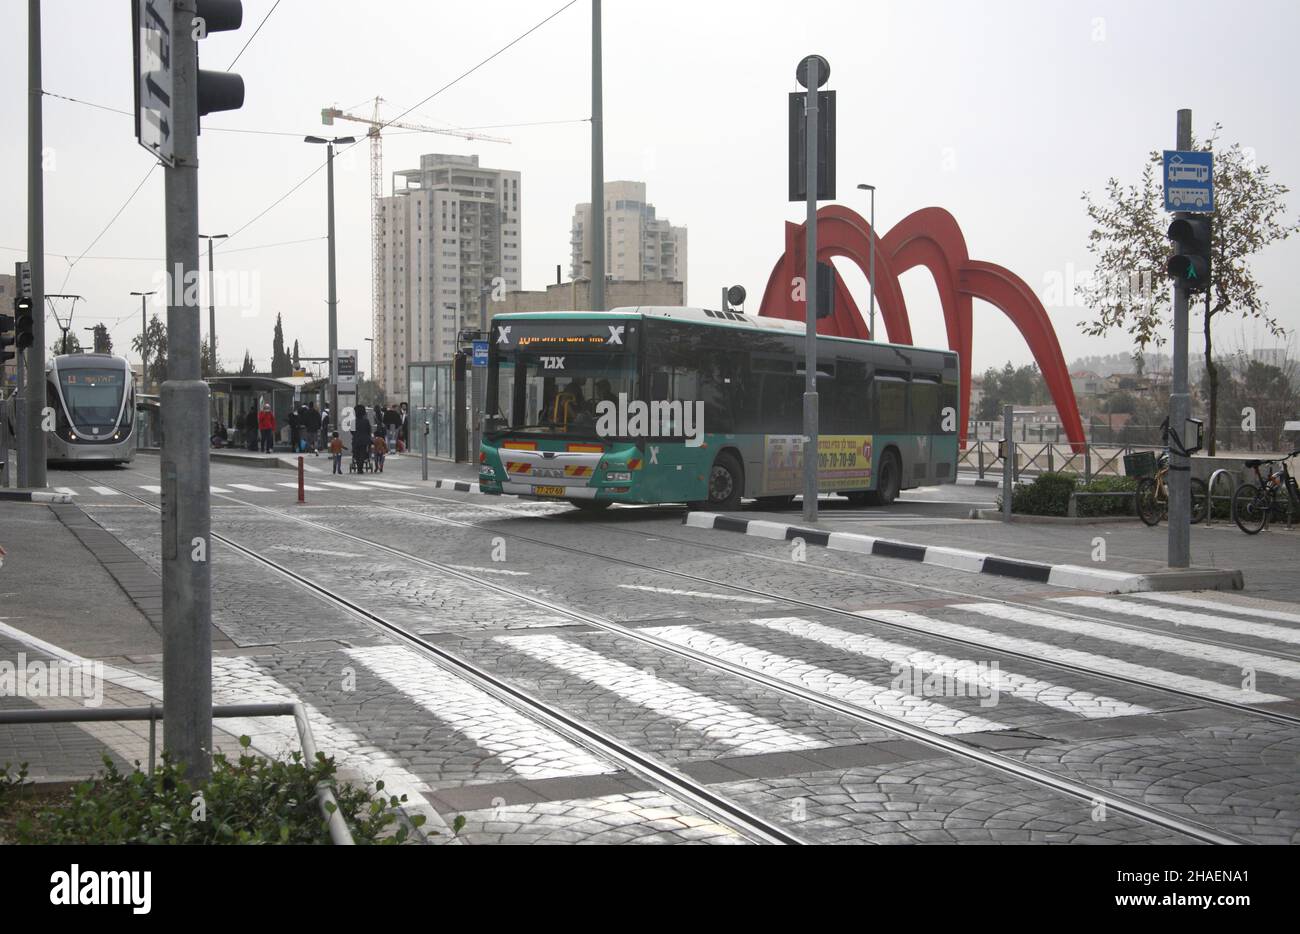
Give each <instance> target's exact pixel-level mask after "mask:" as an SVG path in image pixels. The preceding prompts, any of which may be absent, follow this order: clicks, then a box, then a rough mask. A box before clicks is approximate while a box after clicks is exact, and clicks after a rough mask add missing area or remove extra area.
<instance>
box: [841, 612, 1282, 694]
mask: <svg viewBox="0 0 1300 934" xmlns="http://www.w3.org/2000/svg"><path fill="white" fill-rule="evenodd" d="M860 615H862V616H863V617H865V618H868V619H880V620H884V621H886V622H893V623H901V624H903V625H905V626H913V627H915V628H917V629H921V630H924V631H926V632H932V633H935V634H937V635H943V636H952V637H954V638H957V639H966V640H969V641H971V642H979V643H982V644H984V645H987V646H990V647H991V648H998V649H1006V650H1008V651H1010V652H1024V653H1025V654H1028V655H1037V656H1039V657H1040V658H1043V659H1045V660H1051V661H1061V662H1065V663H1067V664H1070V665H1078V666H1080V667H1084V668H1097V669H1100V670H1102V671H1107V672H1111V673H1112V674H1117V675H1123V676H1124V677H1126V678H1133V679H1135V680H1138V681H1145V682H1147V683H1148V684H1154V685H1157V686H1159V687H1170V688H1175V689H1176V690H1179V691H1190V692H1192V693H1196V694H1203V695H1205V696H1206V697H1213V698H1215V699H1216V700H1226V701H1233V702H1236V703H1245V704H1270V703H1273V702H1275V701H1283V700H1286V699H1287V698H1285V697H1281V696H1279V695H1277V694H1263V693H1261V692H1259V691H1247V690H1243V689H1242V688H1241V687H1239V686H1238V685H1235V684H1219V683H1218V682H1217V681H1207V680H1205V679H1204V678H1197V677H1194V676H1192V675H1180V674H1178V673H1176V672H1172V671H1165V670H1164V669H1163V668H1152V667H1150V666H1149V665H1135V664H1133V663H1132V662H1126V661H1124V660H1123V659H1120V658H1112V657H1111V656H1109V655H1096V654H1094V653H1092V652H1083V651H1080V650H1079V649H1068V648H1064V647H1062V646H1059V645H1052V644H1051V643H1048V642H1038V641H1036V640H1033V639H1021V638H1019V637H1018V636H1008V635H1004V634H1003V633H1000V632H992V631H990V630H988V629H981V628H979V627H978V626H966V625H963V624H961V623H950V622H948V621H947V620H942V619H935V618H933V617H930V616H922V615H921V614H920V613H911V612H908V611H906V610H871V611H870V612H869V613H865V612H864V613H862V614H860Z"/></svg>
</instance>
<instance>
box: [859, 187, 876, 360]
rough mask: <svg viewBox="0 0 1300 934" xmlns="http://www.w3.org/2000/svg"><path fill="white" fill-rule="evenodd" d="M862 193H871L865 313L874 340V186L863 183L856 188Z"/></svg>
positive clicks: (868, 328)
mask: <svg viewBox="0 0 1300 934" xmlns="http://www.w3.org/2000/svg"><path fill="white" fill-rule="evenodd" d="M858 187H859V188H861V189H862V190H863V191H869V192H871V220H870V221H869V223H870V225H871V247H870V249H871V259H870V260H868V263H869V265H868V267H867V288H868V289H869V290H870V296H871V297H870V299H869V302H870V305H871V307H870V309H869V310H868V311H867V331H868V332H870V334H871V339H872V340H873V341H874V340H876V186H875V185H868V184H866V183H865V182H864V183H863V184H861V185H859V186H858Z"/></svg>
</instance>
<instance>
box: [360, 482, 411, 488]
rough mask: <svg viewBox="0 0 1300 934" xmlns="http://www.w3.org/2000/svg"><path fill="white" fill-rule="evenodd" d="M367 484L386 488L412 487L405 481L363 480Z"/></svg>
mask: <svg viewBox="0 0 1300 934" xmlns="http://www.w3.org/2000/svg"><path fill="white" fill-rule="evenodd" d="M361 482H362V483H364V484H365V485H366V486H377V487H381V488H383V489H385V490H409V489H410V487H409V486H407V485H406V484H405V483H386V482H385V481H383V480H362V481H361Z"/></svg>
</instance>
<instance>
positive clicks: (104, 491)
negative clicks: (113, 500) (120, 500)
mask: <svg viewBox="0 0 1300 934" xmlns="http://www.w3.org/2000/svg"><path fill="white" fill-rule="evenodd" d="M91 489H92V490H94V491H95V492H96V493H98V494H99V495H100V496H121V495H122V494H121V493H119V492H118V491H117V490H115V489H113V488H112V487H111V486H92V487H91Z"/></svg>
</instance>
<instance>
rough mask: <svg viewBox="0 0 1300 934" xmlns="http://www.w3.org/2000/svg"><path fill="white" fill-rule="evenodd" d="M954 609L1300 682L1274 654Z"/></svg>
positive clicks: (1056, 619) (982, 607) (1019, 613)
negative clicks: (1248, 669)
mask: <svg viewBox="0 0 1300 934" xmlns="http://www.w3.org/2000/svg"><path fill="white" fill-rule="evenodd" d="M952 609H954V610H963V611H965V612H967V613H979V614H980V615H982V616H992V617H994V618H996V619H1001V620H1010V621H1011V622H1014V623H1023V624H1025V625H1028V626H1041V627H1042V628H1044V629H1051V630H1053V631H1055V632H1072V633H1074V634H1075V635H1080V636H1090V637H1092V638H1094V639H1105V640H1106V641H1107V642H1118V643H1120V644H1121V645H1132V646H1137V647H1138V648H1143V649H1155V650H1157V651H1160V652H1168V653H1170V654H1171V655H1181V656H1183V657H1184V658H1195V659H1197V660H1199V661H1206V662H1216V663H1218V664H1220V665H1231V666H1233V667H1234V668H1239V669H1245V668H1253V669H1255V670H1256V671H1270V672H1272V673H1273V674H1276V675H1281V676H1282V677H1284V678H1291V679H1293V680H1296V681H1300V662H1289V661H1285V660H1284V659H1280V658H1277V657H1275V656H1272V655H1261V654H1259V653H1256V652H1243V651H1240V650H1238V649H1226V648H1221V647H1219V646H1217V645H1205V644H1204V643H1201V642H1190V641H1188V640H1187V639H1179V638H1177V637H1176V636H1161V635H1157V634H1156V633H1153V632H1139V631H1137V630H1135V629H1125V628H1124V627H1123V626H1111V625H1108V624H1106V623H1090V622H1085V621H1083V620H1077V619H1069V618H1067V617H1064V616H1057V615H1056V614H1055V613H1042V612H1039V611H1037V610H1025V609H1022V608H1020V607H1017V606H1006V605H1004V604H1000V603H959V604H956V605H954V606H953V607H952Z"/></svg>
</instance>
